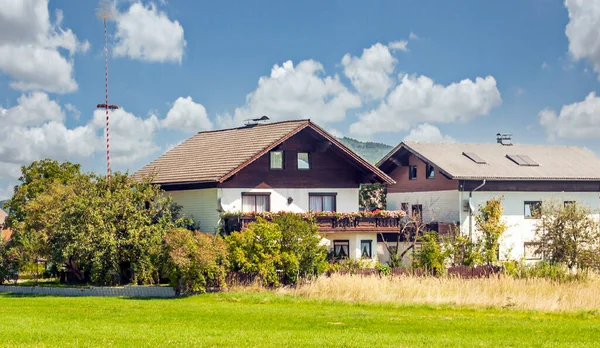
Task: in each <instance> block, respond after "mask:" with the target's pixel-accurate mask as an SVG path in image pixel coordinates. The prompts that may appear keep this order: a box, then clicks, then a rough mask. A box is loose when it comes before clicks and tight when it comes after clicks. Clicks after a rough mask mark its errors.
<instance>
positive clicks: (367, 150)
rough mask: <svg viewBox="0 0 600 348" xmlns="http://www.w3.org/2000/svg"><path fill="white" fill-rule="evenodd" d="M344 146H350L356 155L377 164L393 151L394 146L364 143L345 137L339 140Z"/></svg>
mask: <svg viewBox="0 0 600 348" xmlns="http://www.w3.org/2000/svg"><path fill="white" fill-rule="evenodd" d="M338 139H339V140H340V141H341V142H342V143H344V145H346V146H348V147H349V148H351V149H352V150H354V151H355V152H356V153H358V154H359V155H361V156H362V157H363V158H364V159H366V160H367V161H369V162H371V163H373V164H375V163H377V161H379V160H380V159H381V158H383V156H385V155H387V153H388V152H390V151H391V150H392V148H393V147H392V146H390V145H387V144H383V143H375V142H371V141H368V142H363V141H359V140H356V139H352V138H348V137H343V138H338Z"/></svg>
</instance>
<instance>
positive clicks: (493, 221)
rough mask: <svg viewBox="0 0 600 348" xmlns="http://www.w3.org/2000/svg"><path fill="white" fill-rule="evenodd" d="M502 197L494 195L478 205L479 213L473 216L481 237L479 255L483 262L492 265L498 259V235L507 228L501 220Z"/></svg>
mask: <svg viewBox="0 0 600 348" xmlns="http://www.w3.org/2000/svg"><path fill="white" fill-rule="evenodd" d="M502 200H503V197H494V198H492V199H490V200H489V201H487V202H486V203H485V204H482V205H480V206H479V214H478V215H476V216H475V226H476V228H477V230H478V231H479V233H480V234H481V237H480V239H479V245H480V246H481V256H482V258H483V262H485V263H486V264H488V265H492V264H494V263H496V262H497V261H498V252H499V248H500V237H502V234H504V232H505V231H506V229H507V226H506V223H505V222H504V220H503V214H504V208H503V207H502Z"/></svg>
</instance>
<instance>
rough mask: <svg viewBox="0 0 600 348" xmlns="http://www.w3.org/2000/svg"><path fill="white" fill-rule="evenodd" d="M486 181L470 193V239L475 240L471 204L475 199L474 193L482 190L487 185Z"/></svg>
mask: <svg viewBox="0 0 600 348" xmlns="http://www.w3.org/2000/svg"><path fill="white" fill-rule="evenodd" d="M485 181H486V180H485V179H483V182H482V183H481V185H479V186H477V187H476V188H474V189H473V190H472V191H471V192H469V239H471V240H473V210H472V209H471V202H472V199H473V192H475V191H477V190H479V189H480V188H482V187H483V185H485Z"/></svg>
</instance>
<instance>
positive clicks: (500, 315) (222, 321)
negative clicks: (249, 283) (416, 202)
mask: <svg viewBox="0 0 600 348" xmlns="http://www.w3.org/2000/svg"><path fill="white" fill-rule="evenodd" d="M0 346H9V347H15V346H36V347H39V346H169V347H174V346H294V347H303V346H331V347H342V346H355V347H376V346H393V347H414V346H429V347H432V348H433V347H440V346H447V347H459V346H464V347H472V346H494V347H509V346H548V347H552V346H556V347H558V346H569V347H575V346H580V347H591V346H600V314H599V313H598V312H595V313H590V312H586V313H572V314H551V313H540V312H521V311H514V310H510V309H474V308H464V307H451V306H443V307H439V306H401V305H398V306H393V305H379V304H378V305H372V304H346V303H335V302H323V301H309V300H303V299H298V298H292V297H287V296H281V295H274V294H272V293H268V292H265V293H257V294H237V293H221V294H209V295H201V296H194V297H189V298H179V299H168V300H163V299H129V298H106V297H103V298H90V297H87V298H85V297H84V298H81V297H80V298H66V297H35V296H16V295H7V294H0Z"/></svg>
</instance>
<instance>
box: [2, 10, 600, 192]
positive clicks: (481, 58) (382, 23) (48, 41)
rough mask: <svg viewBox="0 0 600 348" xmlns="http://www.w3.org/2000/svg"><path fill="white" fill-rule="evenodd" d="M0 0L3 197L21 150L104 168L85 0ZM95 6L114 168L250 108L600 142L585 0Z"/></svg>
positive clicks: (404, 127) (358, 130)
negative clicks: (102, 16)
mask: <svg viewBox="0 0 600 348" xmlns="http://www.w3.org/2000/svg"><path fill="white" fill-rule="evenodd" d="M0 4H1V6H0V32H2V33H4V34H0V56H2V55H4V56H5V58H1V57H0V96H2V98H0V117H3V118H4V120H3V121H2V123H3V124H4V125H7V126H3V128H4V131H5V132H6V133H5V135H2V134H0V135H2V137H4V141H2V140H0V167H4V169H0V198H4V197H3V196H7V195H8V193H9V191H10V189H11V185H14V183H15V182H16V178H17V177H18V166H19V165H22V164H26V163H28V162H29V161H31V160H34V159H39V158H44V157H52V158H55V159H58V160H64V159H69V160H72V161H77V162H81V163H83V164H84V167H85V168H86V169H89V170H95V171H98V172H104V166H105V164H104V153H103V151H104V150H103V140H102V137H103V126H102V115H101V112H97V115H96V119H94V109H95V105H96V104H98V103H103V102H104V56H103V53H104V52H103V29H102V22H101V21H100V20H98V19H97V17H96V13H95V12H96V11H95V10H96V8H97V7H98V3H97V2H96V1H66V0H51V1H49V3H48V1H47V0H0ZM110 5H111V9H112V11H113V13H114V17H115V19H114V21H111V22H109V26H108V30H109V51H110V52H111V55H110V58H109V66H110V102H111V104H112V103H115V104H118V105H119V106H121V107H122V110H121V111H119V112H117V113H114V114H113V115H112V118H113V122H114V126H113V127H114V129H113V131H112V132H111V134H113V139H112V142H113V143H112V146H113V150H114V160H113V167H114V169H116V170H130V171H134V170H136V169H138V168H140V167H141V166H142V165H144V164H146V163H148V162H149V161H151V160H152V159H154V158H155V157H157V156H158V155H160V154H161V153H163V152H164V151H166V150H167V149H168V148H169V147H171V146H174V145H175V144H177V143H179V142H180V141H182V140H184V139H185V138H187V137H189V136H191V135H192V134H193V133H194V132H196V131H200V130H204V129H218V128H222V127H228V126H236V125H241V123H242V121H241V120H242V119H243V118H245V117H249V116H262V115H263V114H267V115H268V116H270V117H271V118H273V119H276V120H281V119H289V118H296V117H302V118H311V119H313V120H315V121H316V122H317V123H319V124H321V125H322V126H323V127H324V128H326V129H328V130H330V131H332V132H333V133H335V134H337V135H347V136H350V137H354V138H358V139H361V140H372V141H379V142H384V143H388V144H390V145H395V144H397V143H399V142H400V141H402V140H403V139H405V138H408V139H413V140H423V141H427V140H429V141H460V142H493V141H495V134H496V133H497V132H503V133H512V134H513V136H514V141H515V142H520V143H540V144H557V145H577V146H585V147H587V148H589V149H591V150H592V151H594V152H595V153H596V154H600V99H599V98H597V97H596V96H595V95H590V93H595V92H597V91H598V86H599V80H598V76H599V71H600V0H585V1H584V0H568V1H567V2H566V3H565V2H562V1H551V0H510V1H493V2H492V1H476V0H472V1H466V0H465V1H452V2H450V1H418V2H416V1H411V2H409V1H370V2H365V1H302V2H296V3H290V2H276V1H252V2H248V1H210V2H209V1H191V0H169V1H154V2H151V1H126V0H120V1H117V2H111V3H110ZM44 10H45V11H46V12H45V13H44ZM60 19H62V20H60ZM32 28H33V29H32ZM569 28H570V29H569ZM8 56H10V57H11V58H10V59H9V58H7V57H8ZM345 56H346V58H344V57H345ZM36 57H37V58H36ZM286 62H288V63H286ZM55 64H56V65H55ZM274 65H277V67H275V68H274ZM272 69H273V70H272ZM46 75H47V76H46ZM259 79H260V82H259ZM461 81H463V82H462V83H461ZM250 94H251V95H250ZM569 105H570V106H569ZM563 107H564V108H563ZM9 131H10V134H9ZM0 133H1V131H0Z"/></svg>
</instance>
